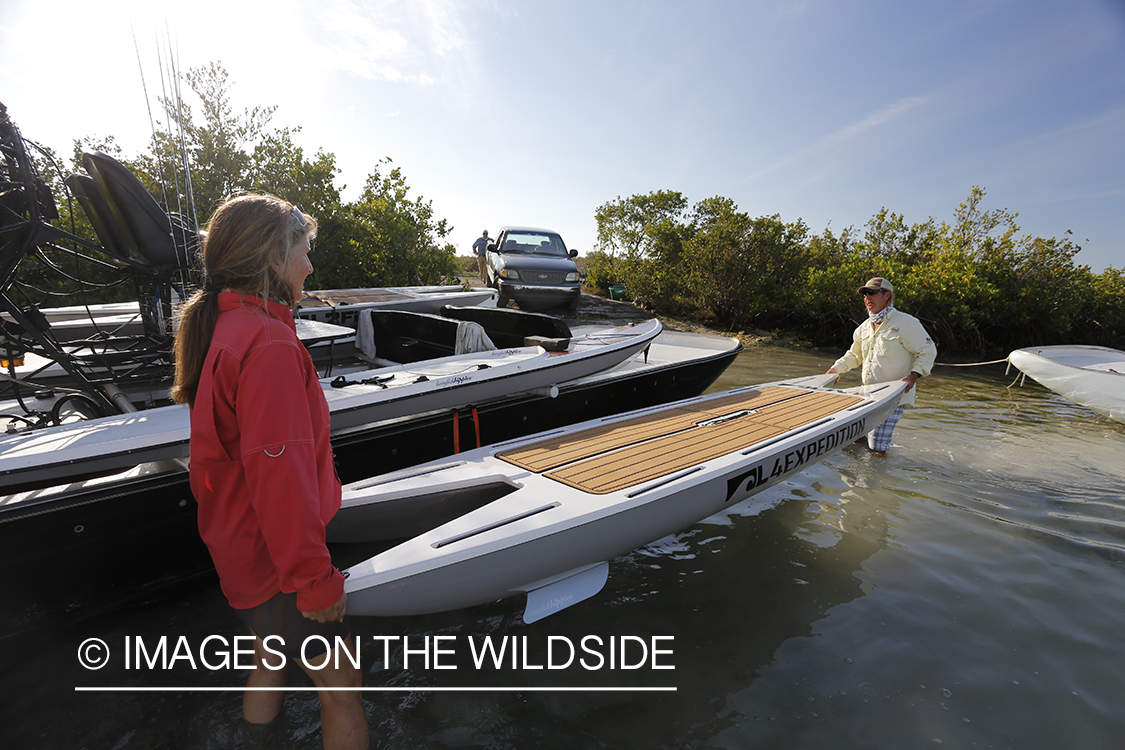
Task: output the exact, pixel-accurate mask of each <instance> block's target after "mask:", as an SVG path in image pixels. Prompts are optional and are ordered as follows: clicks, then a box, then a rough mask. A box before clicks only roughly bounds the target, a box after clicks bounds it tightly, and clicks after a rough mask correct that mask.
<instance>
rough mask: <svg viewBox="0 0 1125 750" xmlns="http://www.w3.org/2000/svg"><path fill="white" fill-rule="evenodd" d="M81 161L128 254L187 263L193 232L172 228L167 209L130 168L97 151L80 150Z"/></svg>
mask: <svg viewBox="0 0 1125 750" xmlns="http://www.w3.org/2000/svg"><path fill="white" fill-rule="evenodd" d="M82 164H83V166H85V167H86V171H87V172H89V173H90V176H91V177H92V178H93V180H94V183H95V185H97V188H98V192H99V193H100V194H101V196H102V198H103V199H104V200H105V204H106V206H107V208H108V209H109V214H110V216H111V217H112V220H113V225H114V226H115V227H116V230H117V232H118V234H119V235H120V236H121V238H122V240H123V241H124V243H125V249H126V251H127V255H128V257H130V258H134V259H136V260H139V261H141V262H143V263H147V264H148V265H152V266H171V267H181V268H186V267H189V266H190V264H191V259H190V257H189V253H188V248H190V247H192V246H194V240H195V236H194V235H195V233H194V232H193V231H191V230H188V229H186V228H181V227H176V228H173V225H172V220H171V218H170V217H169V216H168V214H167V212H165V211H164V209H162V208H161V207H160V204H158V203H157V202H156V199H155V198H153V197H152V195H150V194H149V192H148V190H146V189H145V187H144V185H142V184H141V181H140V180H138V179H137V178H136V176H134V175H133V173H132V172H130V171H129V170H128V169H127V168H126V167H125V166H124V165H123V164H121V162H119V161H117V160H116V159H114V158H113V157H112V156H107V155H106V154H103V153H101V152H98V151H95V152H92V153H91V152H87V153H86V154H84V155H83V157H82ZM189 234H190V237H189V236H188V235H189Z"/></svg>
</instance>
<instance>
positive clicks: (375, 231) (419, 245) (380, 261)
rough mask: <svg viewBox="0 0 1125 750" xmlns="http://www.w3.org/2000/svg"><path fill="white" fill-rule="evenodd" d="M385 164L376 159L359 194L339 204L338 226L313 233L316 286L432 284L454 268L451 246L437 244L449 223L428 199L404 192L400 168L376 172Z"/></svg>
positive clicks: (403, 179)
mask: <svg viewBox="0 0 1125 750" xmlns="http://www.w3.org/2000/svg"><path fill="white" fill-rule="evenodd" d="M390 164H391V160H390V159H385V160H383V161H380V162H379V165H377V166H376V167H375V170H374V171H373V172H372V173H371V175H370V176H369V177H368V178H367V183H366V185H365V186H364V190H363V194H362V195H361V196H360V197H359V199H358V200H357V201H356V202H354V203H350V204H348V205H347V206H344V207H343V209H342V211H341V218H340V221H339V226H338V227H337V226H332V227H326V230H327V229H329V228H331V229H332V230H333V231H325V232H322V233H321V238H318V240H317V254H316V255H315V256H314V257H315V258H317V259H318V260H317V266H318V267H317V269H316V270H315V271H314V274H315V284H316V286H317V287H318V288H324V289H328V288H341V287H361V286H406V285H410V284H436V283H438V282H439V281H440V279H441V277H442V276H452V275H456V274H457V273H458V265H457V261H456V257H455V255H456V251H455V248H454V247H453V245H452V244H450V243H448V242H446V243H444V244H439V243H440V241H441V240H443V239H445V237H447V236H448V235H449V232H450V231H451V229H452V228H451V227H450V226H449V225H448V223H447V222H446V221H445V220H444V219H442V220H440V221H436V220H435V219H434V212H433V206H432V203H431V202H430V201H425V200H423V199H422V198H421V197H419V198H417V199H410V198H408V197H407V193H408V192H409V190H410V188H409V187H408V186H407V184H406V180H405V178H404V177H403V175H402V170H401V169H399V168H398V167H394V168H392V169H390V171H389V172H387V173H386V174H385V175H384V174H381V172H380V167H381V166H383V165H390ZM325 235H327V236H325Z"/></svg>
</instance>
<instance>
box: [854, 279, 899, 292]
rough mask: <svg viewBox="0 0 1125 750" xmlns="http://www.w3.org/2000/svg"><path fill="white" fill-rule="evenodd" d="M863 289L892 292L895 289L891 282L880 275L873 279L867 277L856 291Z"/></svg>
mask: <svg viewBox="0 0 1125 750" xmlns="http://www.w3.org/2000/svg"><path fill="white" fill-rule="evenodd" d="M864 289H883V290H885V291H888V292H894V290H895V288H894V287H893V286H891V282H889V281H887V280H886V279H884V278H883V277H882V276H876V277H875V278H873V279H869V280H868V281H867V283H866V284H864V285H863V286H861V287H860V288H859V289H856V291H857V292H861V291H863V290H864Z"/></svg>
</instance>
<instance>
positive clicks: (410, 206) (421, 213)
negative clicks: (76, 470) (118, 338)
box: [20, 62, 458, 304]
mask: <svg viewBox="0 0 1125 750" xmlns="http://www.w3.org/2000/svg"><path fill="white" fill-rule="evenodd" d="M183 78H184V81H185V82H186V83H187V85H188V88H190V90H191V91H192V92H194V94H195V95H196V97H197V98H198V101H199V105H198V108H199V112H200V113H201V118H200V119H199V120H196V119H195V118H194V116H193V112H192V109H191V107H190V106H189V105H188V104H186V103H181V102H175V101H172V100H170V99H161V100H160V104H161V106H162V108H163V110H164V111H163V114H164V120H165V122H166V123H169V125H168V126H167V130H166V132H160V133H156V134H154V136H153V139H152V143H151V144H150V149H149V151H148V152H147V153H144V154H141V155H139V156H136V157H133V158H129V157H127V156H125V155H124V154H123V153H122V152H121V149H120V148H119V147H118V146H117V144H116V143H115V142H114V141H113V139H112V138H108V139H105V140H103V141H97V140H93V139H90V138H86V139H84V140H82V141H78V142H76V143H75V147H74V169H75V171H81V169H82V165H81V161H82V153H83V152H84V151H95V150H96V151H103V152H105V153H107V154H109V155H110V156H113V157H114V158H116V159H118V160H119V161H121V162H122V163H123V164H124V165H125V166H126V167H128V168H129V169H130V170H131V171H132V172H133V173H134V174H135V175H136V176H137V177H138V179H140V181H141V182H142V183H143V184H144V185H145V187H147V188H148V189H149V191H150V192H151V193H152V194H153V195H154V196H155V197H156V198H157V200H158V202H160V203H161V205H163V206H165V208H166V210H168V211H169V212H170V213H177V214H181V215H183V216H186V217H189V218H188V219H187V221H188V223H189V224H193V223H196V218H197V219H198V224H199V225H203V224H205V223H206V222H207V220H208V219H209V218H210V215H211V213H212V212H213V211H214V209H215V208H217V207H218V206H219V205H220V204H221V203H222V202H223V201H224V200H226V199H227V198H229V197H231V196H232V195H236V194H239V193H243V192H264V193H271V194H273V195H277V196H279V197H281V198H284V199H285V200H288V201H290V202H291V203H293V204H295V205H297V206H300V208H301V209H302V210H303V211H305V212H307V213H309V214H312V215H313V216H315V217H316V219H317V222H318V224H319V231H318V235H317V240H316V242H315V245H314V254H313V256H312V260H313V264H314V267H315V271H314V273H313V276H312V278H310V279H309V281H308V282H307V286H308V287H309V288H313V287H316V288H322V289H323V288H347V287H368V286H390V285H395V286H405V285H410V284H436V283H439V282H440V280H441V278H442V277H443V276H453V275H457V273H458V267H457V264H456V261H455V257H454V248H453V246H452V245H451V244H450V243H448V242H447V241H446V238H447V237H448V236H449V233H450V231H451V230H452V227H450V226H449V225H448V223H447V222H446V221H445V220H444V219H440V220H439V219H437V218H435V216H434V210H433V206H432V203H431V202H430V201H426V200H423V199H422V198H416V199H414V198H410V197H408V193H409V190H410V188H409V187H408V186H407V184H406V179H405V177H404V175H403V174H402V170H401V169H399V168H397V167H393V168H392V167H390V166H389V165H390V160H389V159H387V160H385V161H381V162H379V164H378V165H376V167H375V169H374V170H373V171H372V173H371V175H370V176H369V177H368V178H367V182H366V185H365V187H364V191H363V194H362V195H361V196H360V197H359V198H358V199H357V200H356V201H354V202H352V203H342V202H341V199H340V191H341V190H342V187H337V186H336V184H335V180H336V177H337V176H338V175H339V173H340V170H339V169H338V168H337V166H336V157H335V155H334V154H332V153H331V152H327V151H324V150H322V149H318V150H317V151H316V153H315V154H313V155H311V156H309V155H306V153H305V151H304V150H303V149H302V148H301V147H299V146H297V145H296V144H295V143H294V142H293V136H294V135H295V134H296V133H298V132H300V128H288V127H284V128H276V129H271V128H270V122H271V120H272V118H273V114H274V111H275V109H276V108H275V107H253V108H250V109H244V110H242V111H236V110H235V108H234V106H233V104H232V101H231V90H232V88H233V83H232V81H231V80H230V78H229V76H228V74H227V71H226V69H225V68H224V67H223V66H222V65H221V64H220V63H218V62H212V63H210V64H209V65H206V66H203V67H200V68H193V69H191V70H190V71H188V72H187V73H186V74H185V75H184V77H183ZM185 163H187V164H190V187H191V190H190V195H192V196H193V198H194V201H193V203H194V213H195V216H192V206H191V205H190V204H189V202H188V200H187V197H188V195H189V190H188V177H187V176H186V175H185V173H184V169H183V165H184V164H185ZM43 171H44V173H45V174H49V175H57V176H54V177H53V178H52V180H53V181H51V188H52V193H53V194H54V195H56V196H62V195H64V190H63V187H62V175H61V170H54V169H51V170H48V169H46V167H45V168H44V170H43ZM384 171H385V172H386V173H385V174H384ZM60 209H61V212H62V214H63V216H62V218H61V219H60V220H59V223H58V225H59V226H60V227H61V228H66V229H68V231H74V232H75V233H77V234H79V235H80V236H82V237H85V238H88V239H90V240H93V241H94V242H96V241H97V240H96V237H95V235H94V233H93V231H92V229H91V228H90V225H89V222H88V220H87V219H86V216H85V214H84V212H83V211H82V210H81V208H79V207H78V205H77V204H74V205H73V206H69V205H65V203H64V205H61V206H60ZM70 227H75V229H73V230H71V229H70ZM87 252H88V251H87ZM92 254H93V255H95V256H97V255H98V253H96V252H94V253H92ZM51 258H53V255H52V256H51ZM63 260H66V258H63ZM52 263H54V266H61V265H62V261H61V260H50V262H45V261H43V260H39V259H27V261H26V262H25V264H24V266H25V267H26V268H25V267H21V270H20V276H21V279H22V280H23V281H25V282H27V283H29V284H31V285H32V286H31V287H29V288H28V290H27V292H26V294H25V296H28V297H29V298H31V299H35V300H39V301H45V302H46V303H48V304H63V303H64V302H67V301H66V300H52V299H50V297H51V295H53V294H73V293H74V292H76V291H78V290H79V289H85V290H86V292H87V293H85V294H83V295H82V300H81V301H83V302H91V303H92V302H104V301H111V300H118V299H129V298H131V296H134V292H133V289H132V285H124V286H122V285H120V284H118V286H116V287H114V286H105V285H111V284H113V283H114V282H115V280H118V278H119V276H120V274H119V273H117V272H115V271H114V270H112V269H109V270H106V269H99V268H96V267H95V268H94V269H93V270H91V269H90V268H88V267H87V268H86V269H85V270H84V271H82V272H81V274H80V278H82V279H85V280H88V281H87V283H85V284H83V283H79V282H77V281H74V280H68V279H66V278H65V276H62V275H60V273H59V268H57V267H54V266H52V265H51V264H52ZM88 265H89V264H87V266H88ZM40 285H41V288H42V291H36V289H35V288H33V287H37V286H40ZM71 302H73V300H71Z"/></svg>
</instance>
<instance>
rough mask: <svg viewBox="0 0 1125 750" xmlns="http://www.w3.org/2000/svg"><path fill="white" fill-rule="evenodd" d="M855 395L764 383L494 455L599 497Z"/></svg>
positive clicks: (800, 421)
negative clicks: (658, 412) (760, 385)
mask: <svg viewBox="0 0 1125 750" xmlns="http://www.w3.org/2000/svg"><path fill="white" fill-rule="evenodd" d="M861 401H863V399H862V398H860V397H858V396H850V395H846V394H842V393H823V392H818V391H805V390H800V389H796V388H784V387H773V388H763V389H762V390H756V391H746V392H744V393H737V394H732V395H731V396H728V397H726V398H721V399H716V400H714V401H708V402H704V403H697V404H690V405H688V406H681V407H677V408H675V409H671V410H669V411H666V412H663V413H662V414H661V415H660V416H659V417H653V416H651V415H649V416H640V417H636V418H634V419H629V420H626V421H624V422H618V423H616V424H612V425H605V426H604V427H594V428H591V429H589V430H583V431H582V432H579V433H575V434H572V435H566V436H563V437H559V438H553V439H550V440H543V441H541V442H538V443H535V444H533V445H529V446H525V447H522V448H518V449H514V450H511V451H504V452H502V453H500V454H498V457H499V458H502V459H504V460H505V461H507V462H508V463H511V464H514V465H516V466H519V467H520V468H523V469H527V470H528V471H534V472H536V473H544V472H546V473H545V474H544V476H547V477H550V478H551V479H555V480H557V481H559V482H562V483H564V484H568V485H570V486H572V487H575V488H577V489H580V490H582V491H584V492H589V493H592V494H596V495H604V494H606V493H609V492H616V491H618V490H621V489H624V488H626V487H632V486H634V485H637V484H641V483H642V482H649V481H652V480H653V479H658V478H659V477H662V476H666V475H668V474H671V473H673V472H676V471H680V470H682V469H686V468H689V467H692V466H696V465H698V464H701V463H704V462H706V461H710V460H711V459H714V458H718V457H719V456H723V455H726V454H728V453H732V452H734V451H738V450H743V449H745V448H749V447H750V446H752V445H754V444H755V443H759V442H761V441H763V440H769V439H771V438H773V437H776V436H778V435H781V434H783V433H785V432H788V431H789V430H793V429H796V428H798V427H802V426H804V425H806V424H809V423H810V422H814V421H816V420H818V419H823V418H824V417H828V416H831V415H833V414H835V413H836V412H838V411H840V410H841V409H846V408H848V407H849V406H852V405H854V404H858V403H859V402H861Z"/></svg>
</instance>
